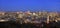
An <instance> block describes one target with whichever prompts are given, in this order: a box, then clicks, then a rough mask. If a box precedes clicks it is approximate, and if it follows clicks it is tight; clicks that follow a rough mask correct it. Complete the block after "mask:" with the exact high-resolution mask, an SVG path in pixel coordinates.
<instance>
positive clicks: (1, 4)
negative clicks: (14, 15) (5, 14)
mask: <svg viewBox="0 0 60 28" xmlns="http://www.w3.org/2000/svg"><path fill="white" fill-rule="evenodd" d="M28 10H30V11H42V10H46V11H60V0H0V11H28Z"/></svg>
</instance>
